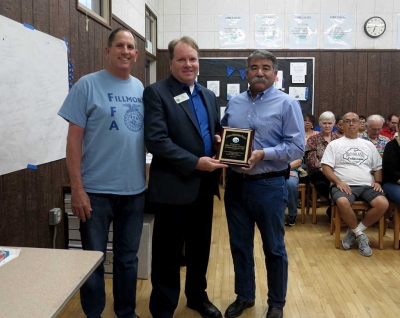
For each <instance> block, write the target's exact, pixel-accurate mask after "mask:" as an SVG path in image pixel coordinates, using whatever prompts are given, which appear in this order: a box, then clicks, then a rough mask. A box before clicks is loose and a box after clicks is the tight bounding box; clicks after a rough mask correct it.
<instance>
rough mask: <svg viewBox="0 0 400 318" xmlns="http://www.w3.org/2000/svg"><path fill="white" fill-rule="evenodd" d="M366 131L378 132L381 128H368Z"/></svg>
mask: <svg viewBox="0 0 400 318" xmlns="http://www.w3.org/2000/svg"><path fill="white" fill-rule="evenodd" d="M368 129H369V130H371V131H374V132H378V131H381V130H382V128H371V127H368Z"/></svg>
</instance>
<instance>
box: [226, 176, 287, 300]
mask: <svg viewBox="0 0 400 318" xmlns="http://www.w3.org/2000/svg"><path fill="white" fill-rule="evenodd" d="M224 201H225V209H226V217H227V221H228V230H229V237H230V245H231V252H232V258H233V265H234V269H235V293H236V294H237V298H238V299H239V300H242V301H253V300H254V299H255V296H256V295H255V291H256V286H255V274H254V229H255V224H257V226H258V229H259V230H260V233H261V238H262V241H263V250H264V254H265V264H266V268H267V281H268V305H270V306H276V307H283V306H284V305H285V302H286V291H287V279H288V258H287V254H286V248H285V242H284V236H285V230H284V227H283V220H284V217H285V209H286V203H287V188H286V180H285V179H284V177H276V178H269V179H261V180H254V181H253V180H244V179H243V177H242V176H241V174H237V173H234V172H233V173H231V174H230V176H229V177H228V181H227V185H226V189H225V198H224Z"/></svg>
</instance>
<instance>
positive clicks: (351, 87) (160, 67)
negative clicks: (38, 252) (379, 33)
mask: <svg viewBox="0 0 400 318" xmlns="http://www.w3.org/2000/svg"><path fill="white" fill-rule="evenodd" d="M251 52H253V50H239V51H234V50H200V56H201V57H215V58H217V57H232V58H233V57H247V56H248V55H249V54H250V53H251ZM272 53H274V54H275V55H276V56H277V57H314V58H315V76H314V81H315V82H314V115H315V116H316V118H317V119H318V117H319V115H320V114H321V113H322V112H324V111H327V110H330V111H332V112H333V113H334V114H335V115H336V116H342V115H343V114H345V113H346V112H349V111H354V112H357V113H358V114H359V115H364V116H369V115H372V114H381V115H382V116H384V117H386V116H387V115H388V114H389V113H392V112H393V113H399V112H400V90H399V89H398V88H399V87H400V52H399V51H397V50H346V51H344V50H318V51H304V50H303V51H293V50H290V51H289V50H280V51H272ZM168 61H169V57H168V51H167V50H158V52H157V79H158V80H160V79H162V78H165V77H167V76H169V68H168Z"/></svg>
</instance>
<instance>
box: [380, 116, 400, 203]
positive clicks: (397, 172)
mask: <svg viewBox="0 0 400 318" xmlns="http://www.w3.org/2000/svg"><path fill="white" fill-rule="evenodd" d="M397 126H398V127H397V129H399V128H400V123H397ZM382 173H383V180H382V181H383V186H382V188H383V191H384V192H385V194H386V196H387V198H388V199H389V200H390V201H393V202H395V203H396V204H397V205H398V206H400V138H399V137H398V136H397V137H394V138H393V140H391V141H389V142H388V143H387V144H386V147H385V150H384V152H383V157H382Z"/></svg>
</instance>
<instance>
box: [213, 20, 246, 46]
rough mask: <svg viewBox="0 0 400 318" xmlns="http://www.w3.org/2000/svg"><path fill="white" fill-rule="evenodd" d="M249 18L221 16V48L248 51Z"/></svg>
mask: <svg viewBox="0 0 400 318" xmlns="http://www.w3.org/2000/svg"><path fill="white" fill-rule="evenodd" d="M247 28H248V23H247V16H246V15H240V14H228V15H220V16H219V48H220V49H247V48H248V44H247V40H248V39H247V38H248V35H247Z"/></svg>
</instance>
